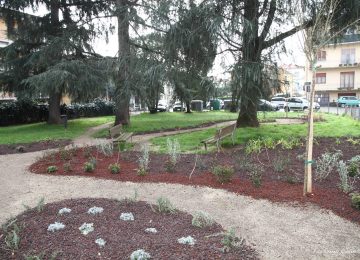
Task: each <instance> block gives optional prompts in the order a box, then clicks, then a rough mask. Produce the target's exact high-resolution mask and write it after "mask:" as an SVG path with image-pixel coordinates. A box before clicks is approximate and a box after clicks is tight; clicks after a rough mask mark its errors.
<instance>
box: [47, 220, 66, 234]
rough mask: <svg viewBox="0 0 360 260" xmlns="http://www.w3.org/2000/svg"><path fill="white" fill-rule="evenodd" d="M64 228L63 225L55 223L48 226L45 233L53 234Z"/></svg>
mask: <svg viewBox="0 0 360 260" xmlns="http://www.w3.org/2000/svg"><path fill="white" fill-rule="evenodd" d="M64 228H65V225H64V224H63V223H61V222H55V223H53V224H50V225H49V226H48V228H47V231H50V232H55V231H59V230H62V229H64Z"/></svg>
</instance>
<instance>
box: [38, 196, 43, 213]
mask: <svg viewBox="0 0 360 260" xmlns="http://www.w3.org/2000/svg"><path fill="white" fill-rule="evenodd" d="M44 207H45V199H44V198H41V199H40V200H39V201H38V203H37V205H36V211H37V212H39V213H40V212H43V210H44Z"/></svg>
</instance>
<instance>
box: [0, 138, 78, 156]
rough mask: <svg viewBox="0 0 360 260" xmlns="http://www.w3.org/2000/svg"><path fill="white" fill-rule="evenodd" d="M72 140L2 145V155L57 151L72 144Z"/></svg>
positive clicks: (0, 148) (0, 152)
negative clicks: (48, 150)
mask: <svg viewBox="0 0 360 260" xmlns="http://www.w3.org/2000/svg"><path fill="white" fill-rule="evenodd" d="M71 143H72V141H71V140H56V141H50V140H49V141H40V142H34V143H23V144H21V143H20V144H0V155H4V154H14V153H30V152H36V151H42V150H47V149H55V148H59V147H64V146H67V145H69V144H71Z"/></svg>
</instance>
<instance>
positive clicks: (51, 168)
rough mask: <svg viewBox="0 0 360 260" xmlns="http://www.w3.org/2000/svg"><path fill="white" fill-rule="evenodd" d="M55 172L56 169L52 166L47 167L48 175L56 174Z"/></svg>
mask: <svg viewBox="0 0 360 260" xmlns="http://www.w3.org/2000/svg"><path fill="white" fill-rule="evenodd" d="M57 170H58V168H57V167H56V166H54V165H52V166H49V167H47V172H48V173H53V172H56V171H57Z"/></svg>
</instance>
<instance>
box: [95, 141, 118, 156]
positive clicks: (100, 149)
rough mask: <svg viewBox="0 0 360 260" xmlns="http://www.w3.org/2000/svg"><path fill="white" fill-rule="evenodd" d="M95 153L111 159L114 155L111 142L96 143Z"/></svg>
mask: <svg viewBox="0 0 360 260" xmlns="http://www.w3.org/2000/svg"><path fill="white" fill-rule="evenodd" d="M96 151H97V153H101V154H103V155H104V156H106V157H111V156H112V155H113V154H114V144H113V142H103V141H98V142H97V145H96Z"/></svg>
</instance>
